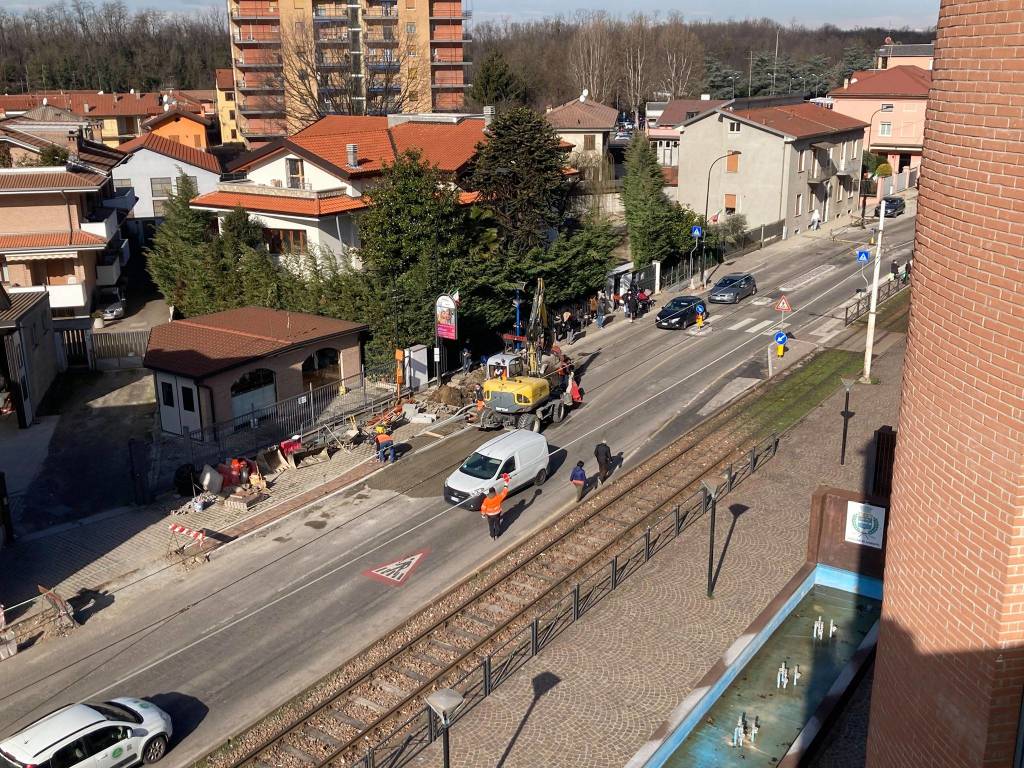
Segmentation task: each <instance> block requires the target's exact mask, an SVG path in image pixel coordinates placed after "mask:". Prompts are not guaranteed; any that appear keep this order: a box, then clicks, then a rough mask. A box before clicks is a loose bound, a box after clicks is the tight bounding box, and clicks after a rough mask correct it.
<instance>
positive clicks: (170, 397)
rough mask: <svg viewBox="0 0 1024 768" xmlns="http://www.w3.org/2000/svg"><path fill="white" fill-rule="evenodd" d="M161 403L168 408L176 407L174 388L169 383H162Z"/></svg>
mask: <svg viewBox="0 0 1024 768" xmlns="http://www.w3.org/2000/svg"><path fill="white" fill-rule="evenodd" d="M160 402H162V403H163V404H164V405H165V406H166V407H168V408H173V407H174V386H173V385H172V384H171V382H169V381H161V382H160Z"/></svg>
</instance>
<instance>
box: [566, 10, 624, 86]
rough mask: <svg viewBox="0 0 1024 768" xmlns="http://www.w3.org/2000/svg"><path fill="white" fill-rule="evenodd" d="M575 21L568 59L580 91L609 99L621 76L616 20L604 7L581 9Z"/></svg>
mask: <svg viewBox="0 0 1024 768" xmlns="http://www.w3.org/2000/svg"><path fill="white" fill-rule="evenodd" d="M576 21H577V28H576V33H575V35H574V36H573V38H572V43H571V49H570V51H571V52H570V59H569V61H570V72H571V74H572V78H573V81H574V82H575V83H576V88H577V93H579V92H582V91H583V90H587V91H589V92H590V96H591V98H593V99H594V100H595V101H599V102H601V103H607V102H608V101H610V100H611V99H612V96H613V95H614V93H615V90H616V88H615V86H616V81H617V80H618V73H617V62H616V60H615V46H616V40H615V38H616V37H617V35H616V33H615V26H616V23H615V22H614V21H612V19H611V18H610V17H609V16H608V14H607V13H605V12H604V11H588V12H580V13H579V14H578V15H577V17H576Z"/></svg>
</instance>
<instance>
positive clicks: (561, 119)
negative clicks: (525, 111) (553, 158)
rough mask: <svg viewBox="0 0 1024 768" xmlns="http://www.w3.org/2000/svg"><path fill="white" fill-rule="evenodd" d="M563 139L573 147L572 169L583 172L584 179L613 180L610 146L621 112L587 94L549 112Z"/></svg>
mask: <svg viewBox="0 0 1024 768" xmlns="http://www.w3.org/2000/svg"><path fill="white" fill-rule="evenodd" d="M544 117H545V118H546V119H547V121H548V123H550V125H551V127H552V128H554V129H555V133H557V134H558V136H559V138H560V139H561V140H562V141H564V142H566V143H567V144H571V145H572V147H573V148H572V150H571V151H570V154H569V165H571V166H573V167H574V168H579V169H580V171H581V172H582V174H583V176H584V178H587V179H605V178H611V167H610V163H609V162H608V143H609V142H610V141H611V137H612V134H613V132H614V131H615V124H616V122H617V121H618V119H619V111H618V110H617V109H615V107H609V106H606V105H605V104H601V103H599V102H596V101H594V100H592V99H591V98H590V96H589V95H588V94H587V92H586V91H583V93H582V94H580V97H579V98H578V99H573V100H572V101H569V102H566V103H565V104H562V105H561V106H560V107H554V108H553V109H549V110H548V111H547V114H545V115H544Z"/></svg>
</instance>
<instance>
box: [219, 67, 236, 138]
mask: <svg viewBox="0 0 1024 768" xmlns="http://www.w3.org/2000/svg"><path fill="white" fill-rule="evenodd" d="M216 84H217V90H216V103H217V123H218V126H219V128H220V143H221V144H233V143H235V142H238V141H241V138H240V137H239V133H238V111H237V106H238V105H237V104H235V72H234V70H232V69H229V68H225V69H218V70H217V71H216Z"/></svg>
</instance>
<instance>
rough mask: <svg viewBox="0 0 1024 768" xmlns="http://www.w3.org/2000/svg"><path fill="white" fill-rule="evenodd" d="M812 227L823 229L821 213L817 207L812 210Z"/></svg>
mask: <svg viewBox="0 0 1024 768" xmlns="http://www.w3.org/2000/svg"><path fill="white" fill-rule="evenodd" d="M811 229H821V214H820V213H818V209H817V208H815V209H814V210H813V211H811Z"/></svg>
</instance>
